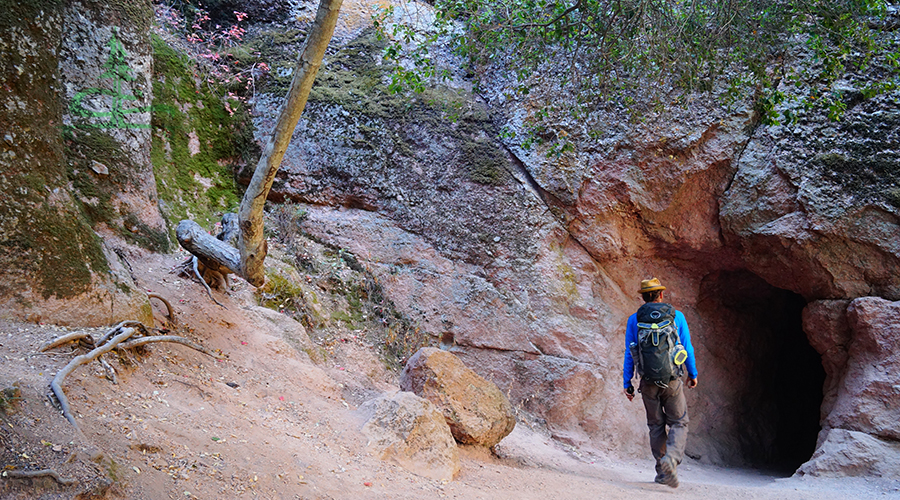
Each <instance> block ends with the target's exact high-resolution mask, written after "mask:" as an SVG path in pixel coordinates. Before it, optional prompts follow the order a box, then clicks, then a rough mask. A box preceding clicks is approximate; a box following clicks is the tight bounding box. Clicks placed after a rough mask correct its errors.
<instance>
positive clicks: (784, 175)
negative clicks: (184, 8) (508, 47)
mask: <svg viewBox="0 0 900 500" xmlns="http://www.w3.org/2000/svg"><path fill="white" fill-rule="evenodd" d="M367 36H369V35H366V34H365V33H364V34H363V36H361V37H359V38H357V39H356V40H355V41H354V42H351V43H350V44H348V45H346V46H344V48H343V49H342V50H341V51H339V52H337V53H335V54H333V55H332V56H330V57H329V58H328V64H327V65H326V66H325V67H324V68H323V70H322V73H321V74H320V79H319V83H317V85H319V87H318V90H317V91H316V92H314V94H313V95H312V96H311V99H310V105H309V107H308V108H307V112H306V113H305V115H304V119H303V120H302V121H301V125H300V127H299V128H298V131H297V132H296V133H295V137H294V141H293V143H292V145H291V148H290V149H289V151H288V154H287V156H286V157H285V164H284V167H283V170H282V172H281V173H279V176H278V179H277V180H276V186H275V190H274V191H273V199H275V200H293V201H296V202H301V203H304V204H307V206H306V207H305V208H306V209H307V210H308V212H309V217H308V218H307V219H306V221H305V222H304V225H303V228H304V230H305V231H307V232H309V233H311V234H313V235H314V236H316V237H319V238H322V239H323V240H326V241H328V242H329V243H331V244H334V245H338V246H340V247H342V248H345V249H347V250H349V251H351V252H352V253H353V254H354V255H356V256H357V258H358V259H359V260H360V261H361V262H362V263H364V265H366V266H367V268H369V269H371V270H372V272H373V274H375V275H376V276H377V277H378V279H379V281H380V283H381V284H382V285H383V286H384V289H385V290H386V291H387V292H388V293H389V294H390V298H391V300H392V301H393V302H394V303H395V304H396V305H397V307H398V308H400V309H402V310H403V312H404V313H405V314H407V315H409V317H411V318H413V319H414V321H416V322H418V324H420V325H421V326H422V328H423V330H424V331H426V332H428V333H429V334H430V335H433V336H434V337H435V338H440V339H442V341H443V344H444V347H445V348H448V349H451V350H453V351H454V352H455V353H457V354H458V355H459V356H460V358H462V359H463V360H464V361H465V362H466V363H467V364H468V365H469V366H471V367H473V368H475V369H476V371H478V372H479V373H480V374H481V375H483V376H485V377H487V378H490V379H491V380H493V381H494V382H495V383H497V384H498V385H499V386H500V388H501V389H502V390H503V391H504V392H506V393H508V395H509V397H510V400H511V401H512V403H513V405H514V406H516V407H517V408H518V409H520V410H524V411H526V412H527V413H528V414H530V415H533V416H534V417H535V418H536V419H538V420H542V421H544V422H546V425H547V427H548V428H549V429H550V431H551V432H552V433H553V434H554V436H555V437H557V438H559V439H562V440H564V441H567V442H570V443H573V444H577V445H581V446H587V447H594V448H597V449H601V450H604V451H612V452H615V453H624V454H636V455H646V454H647V451H646V450H647V445H646V442H647V441H646V440H647V438H646V427H645V424H644V417H643V412H642V408H641V407H640V405H639V404H631V405H629V404H628V403H627V401H625V399H624V397H623V396H622V395H621V392H620V391H621V362H622V353H623V350H624V345H623V343H624V325H625V321H626V319H627V317H628V315H630V314H631V313H633V312H634V310H636V308H637V307H638V306H639V305H640V299H639V296H638V294H637V293H636V290H637V284H638V283H639V282H640V280H641V279H643V278H647V277H650V276H657V277H659V278H661V279H662V280H663V282H664V283H665V284H666V286H668V287H669V288H668V290H667V297H668V298H669V300H670V301H671V302H673V303H674V304H675V305H676V306H677V307H678V308H679V309H680V310H682V311H683V312H684V313H685V315H686V317H687V319H688V323H689V324H690V326H691V333H692V338H693V339H694V345H695V349H696V352H697V360H698V366H699V369H700V387H699V388H698V389H697V390H696V391H691V392H690V393H689V395H688V397H689V407H690V409H691V438H690V439H689V443H688V455H689V456H692V457H694V458H696V459H699V460H701V461H705V462H711V463H725V464H757V465H765V466H781V467H785V468H789V469H791V470H793V469H794V468H796V467H797V466H798V465H800V464H801V463H802V462H804V461H806V460H807V459H809V458H810V457H811V456H812V454H813V452H814V450H815V449H816V446H817V444H816V435H817V433H818V432H819V430H820V417H823V416H825V417H828V419H826V420H825V421H824V426H825V427H824V428H825V429H826V430H827V429H837V428H840V429H845V428H846V429H848V430H852V432H860V433H863V434H865V435H866V436H871V437H873V438H875V439H879V440H882V441H883V440H887V441H885V442H886V443H887V444H886V445H885V446H884V447H871V446H867V447H866V449H877V450H884V449H892V446H893V444H891V443H893V442H894V441H895V440H896V438H894V437H891V436H890V435H889V433H888V435H885V434H884V432H883V430H884V427H885V423H884V422H880V421H879V422H877V423H873V424H872V425H870V426H867V427H861V428H857V427H853V428H852V429H850V427H847V426H844V424H843V423H838V421H837V420H835V419H837V418H838V417H837V415H838V414H840V415H857V416H858V415H860V414H861V413H865V412H870V411H871V409H870V408H868V407H864V406H860V405H859V404H854V403H852V402H853V401H854V400H855V399H854V398H855V396H853V395H852V394H851V393H852V392H853V391H851V390H849V389H841V387H842V386H841V384H842V383H843V382H842V381H844V380H845V379H844V377H845V376H846V374H847V373H848V370H851V369H852V368H851V366H853V364H852V362H850V361H847V360H849V359H851V358H850V357H851V354H850V351H851V350H852V347H851V346H852V344H853V342H852V341H850V340H847V339H850V338H851V336H850V334H848V333H847V331H848V330H847V328H851V327H849V326H844V325H847V324H848V323H847V321H848V320H847V319H846V318H847V316H846V315H844V313H843V312H842V311H841V307H844V309H846V306H841V305H839V304H846V302H840V301H847V300H851V299H858V298H861V297H866V296H878V297H883V298H884V299H889V300H896V299H897V287H898V285H900V278H898V277H897V275H896V272H894V271H892V270H896V269H897V268H898V267H897V264H898V262H897V259H898V257H900V249H898V247H897V244H898V243H897V242H898V240H897V238H896V235H897V234H900V231H898V229H900V228H898V227H897V226H898V218H897V204H896V200H895V196H894V195H895V194H896V193H895V191H896V185H897V179H896V173H897V169H896V168H894V167H892V165H895V164H896V158H894V156H892V155H894V154H895V152H896V151H898V150H900V149H898V148H897V147H896V141H897V136H896V134H897V132H896V131H897V127H895V126H893V125H892V124H893V123H894V120H895V117H896V116H897V111H898V107H897V97H898V96H897V94H896V93H894V94H889V95H884V96H881V97H877V98H875V99H869V100H863V99H855V98H853V97H852V96H848V108H847V112H846V114H845V117H844V119H843V120H842V121H841V122H837V123H835V122H829V121H828V120H827V119H826V118H825V116H824V113H821V114H820V113H818V112H816V111H814V110H813V111H809V112H808V113H806V114H804V115H802V116H801V117H800V119H799V120H798V121H797V122H796V123H793V122H792V124H791V125H789V126H788V125H785V126H764V125H760V124H759V122H758V119H757V117H756V116H755V114H754V112H753V110H752V106H751V103H737V104H736V105H734V106H732V107H730V108H726V107H723V106H721V103H720V102H718V101H716V100H715V98H702V97H695V98H692V99H691V100H690V101H689V102H688V103H687V104H682V105H678V106H673V107H672V108H671V109H669V110H666V111H665V113H662V114H657V113H653V112H650V111H648V112H647V113H646V114H644V115H643V116H641V120H640V121H635V122H631V121H629V120H628V115H627V113H625V110H624V109H623V108H621V107H619V106H618V105H617V104H616V103H610V104H609V105H608V106H606V107H602V106H601V107H600V109H598V110H596V111H594V112H593V113H592V114H590V115H589V116H587V117H584V116H580V117H577V118H574V117H572V116H569V115H567V114H565V113H561V114H559V116H551V117H550V120H549V121H550V125H549V126H547V127H545V129H544V130H543V133H544V135H545V137H544V142H543V144H541V143H538V145H537V146H536V147H532V148H530V149H528V148H525V147H524V146H523V138H524V137H527V135H528V130H527V127H526V123H527V122H528V120H530V119H531V118H533V113H534V110H535V109H539V108H540V107H541V106H543V105H544V104H546V103H548V102H554V103H555V104H557V106H558V107H559V108H562V109H566V105H567V102H566V100H567V99H569V97H567V96H566V95H565V94H560V93H559V92H558V90H557V89H553V88H546V89H541V88H538V89H537V90H536V91H533V92H532V93H531V94H529V95H528V96H527V97H521V96H520V97H515V95H514V93H511V92H510V91H509V86H508V85H507V83H506V81H505V79H504V78H505V77H504V76H503V75H502V74H500V73H498V74H495V75H488V76H487V78H486V81H483V82H482V86H481V88H480V91H479V94H478V95H477V96H476V95H473V94H472V93H471V92H470V90H469V88H468V87H466V85H465V83H459V82H460V80H455V81H456V82H457V83H459V84H458V85H456V86H455V87H452V88H449V89H448V88H445V89H444V90H442V91H440V92H434V93H432V94H430V95H429V96H427V99H426V100H424V101H423V100H421V99H419V98H417V97H416V96H396V95H392V94H389V93H387V92H386V91H385V83H384V82H385V81H386V80H387V79H388V75H386V73H385V72H384V70H383V69H382V68H380V67H379V66H378V63H377V61H378V59H377V53H378V50H379V47H378V45H377V43H376V42H374V41H373V40H372V39H371V38H367ZM787 90H788V91H789V92H790V91H793V90H792V89H787ZM269 102H271V101H269ZM441 103H444V104H443V105H441ZM572 105H573V106H574V103H572ZM274 109H275V106H274V105H273V104H269V103H267V101H266V100H265V99H261V100H260V104H259V106H258V108H257V111H258V113H259V114H260V118H259V119H258V120H257V125H258V128H259V133H260V135H265V134H266V132H267V130H269V129H270V128H271V120H272V119H273V117H274V114H273V112H274ZM446 110H462V111H461V112H459V113H455V112H454V113H448V112H446ZM454 116H455V117H456V118H457V119H456V120H455V121H454V120H452V119H448V118H453V117H454ZM499 130H504V131H505V133H504V134H503V137H504V138H505V139H504V140H503V141H502V142H499V141H497V140H496V139H495V138H496V137H498V135H499V134H498V131H499ZM510 132H512V133H510ZM517 138H518V139H517ZM560 140H565V141H568V142H569V143H571V144H572V145H573V147H571V148H569V149H565V150H560V149H552V148H553V147H554V144H556V145H558V144H559V143H560V142H559V141H560ZM548 153H550V154H548ZM859 300H863V299H859ZM866 300H869V299H866ZM819 301H825V302H819ZM807 304H809V305H807ZM819 304H822V305H819ZM822 311H825V312H822ZM814 324H815V325H817V326H812V325H814ZM873 328H876V329H877V328H880V327H873ZM885 342H888V343H890V342H891V341H890V340H885ZM872 356H882V357H881V358H878V359H883V357H884V356H885V354H884V353H883V352H882V353H881V354H877V355H876V354H872ZM867 387H868V386H867ZM891 387H893V386H891ZM866 390H867V391H873V394H878V395H879V396H880V397H888V396H889V395H890V394H889V392H890V390H893V389H889V388H888V387H887V386H883V385H872V386H871V387H870V388H869V389H866ZM835 411H837V412H839V413H835ZM830 415H833V416H830ZM840 422H843V420H840ZM841 426H844V427H841ZM828 435H833V436H837V434H835V433H831V434H828ZM823 436H825V434H823ZM835 439H837V438H836V437H835ZM826 440H827V438H826V437H823V438H821V439H820V440H819V443H818V446H819V451H818V452H816V453H817V457H819V459H820V461H821V455H822V454H825V455H828V454H830V453H834V452H833V451H828V450H834V449H835V448H834V446H832V445H828V446H826V445H825V444H823V443H825V442H826ZM832 441H833V440H832ZM826 448H827V449H826ZM823 450H824V451H823ZM828 456H830V455H828ZM822 470H824V469H822ZM847 470H848V471H849V470H850V469H847ZM853 470H856V469H853ZM859 470H867V469H865V468H864V467H863V468H860V469H859Z"/></svg>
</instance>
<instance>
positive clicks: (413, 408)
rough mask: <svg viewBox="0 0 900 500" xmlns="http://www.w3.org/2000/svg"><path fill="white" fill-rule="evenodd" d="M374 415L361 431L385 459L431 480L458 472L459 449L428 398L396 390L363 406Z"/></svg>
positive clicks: (375, 451)
mask: <svg viewBox="0 0 900 500" xmlns="http://www.w3.org/2000/svg"><path fill="white" fill-rule="evenodd" d="M364 409H365V410H368V411H369V412H370V414H371V416H370V417H369V418H368V420H367V421H366V423H365V424H364V425H363V428H362V432H363V434H365V435H366V437H368V438H369V443H368V448H369V450H370V451H371V452H373V453H374V454H375V455H377V456H378V457H379V458H381V459H382V460H386V461H392V462H395V463H397V464H398V465H400V466H401V467H403V468H405V469H407V470H409V471H410V472H413V473H414V474H418V475H420V476H425V477H428V478H431V479H437V480H440V481H449V480H451V479H453V476H455V475H456V473H457V472H459V451H458V450H457V448H456V442H455V441H454V440H453V436H452V435H451V434H450V429H449V428H448V427H447V424H446V422H444V417H443V415H441V412H440V411H438V409H437V408H435V406H434V405H433V404H431V402H430V401H428V400H427V399H423V398H420V397H418V396H416V395H415V394H412V393H409V392H397V393H395V394H393V395H390V396H384V397H382V398H379V399H376V400H375V401H371V402H369V403H367V404H366V405H365V406H364Z"/></svg>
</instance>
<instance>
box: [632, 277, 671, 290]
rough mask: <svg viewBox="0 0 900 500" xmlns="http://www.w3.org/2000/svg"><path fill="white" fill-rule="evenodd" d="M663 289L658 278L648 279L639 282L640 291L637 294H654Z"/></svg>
mask: <svg viewBox="0 0 900 500" xmlns="http://www.w3.org/2000/svg"><path fill="white" fill-rule="evenodd" d="M665 289H666V287H664V286H662V284H661V283H660V282H659V279H658V278H650V279H648V280H643V281H641V290H640V291H639V292H638V293H647V292H655V291H657V290H665Z"/></svg>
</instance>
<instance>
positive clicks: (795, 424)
mask: <svg viewBox="0 0 900 500" xmlns="http://www.w3.org/2000/svg"><path fill="white" fill-rule="evenodd" d="M700 297H701V300H700V301H699V303H698V311H699V312H700V313H701V314H702V315H703V316H704V317H705V318H710V323H711V325H710V326H713V330H711V331H710V332H709V333H708V334H707V337H706V339H705V342H707V343H710V342H712V345H713V346H714V347H713V348H712V349H710V352H712V353H713V355H714V358H715V362H718V363H720V366H719V368H720V369H721V370H722V371H723V372H726V373H735V372H736V375H737V376H736V377H733V380H732V382H731V384H732V385H731V386H729V387H727V391H728V392H729V394H727V395H724V396H723V397H725V398H728V399H730V401H731V404H729V405H728V406H729V407H730V408H732V409H733V411H735V413H737V414H736V415H732V416H731V417H732V418H731V419H730V420H731V422H733V425H734V427H735V428H734V429H732V430H730V432H732V433H734V435H736V436H737V441H738V442H739V444H740V456H741V459H742V461H743V462H745V463H746V464H749V465H751V466H754V467H758V468H762V469H767V470H769V471H771V472H775V473H786V474H791V473H793V472H794V471H795V470H796V469H797V468H798V467H799V466H800V465H801V464H802V463H803V462H806V461H807V460H809V459H810V457H811V456H812V454H813V451H815V446H816V438H817V436H818V433H819V430H820V424H819V419H820V408H821V406H822V387H823V384H824V382H825V370H824V368H823V367H822V359H821V357H820V356H819V354H818V353H817V352H816V351H815V349H813V348H812V347H811V346H810V344H809V341H808V340H807V337H806V334H805V333H804V332H803V325H802V319H801V313H802V311H803V308H804V306H805V305H806V301H805V300H804V299H803V298H802V297H801V296H799V295H797V294H796V293H793V292H790V291H787V290H782V289H779V288H775V287H773V286H772V285H770V284H768V283H766V282H765V281H764V280H763V279H761V278H760V277H758V276H756V275H755V274H753V273H751V272H749V271H720V272H716V273H713V274H710V275H708V276H706V277H705V278H704V280H703V283H702V284H701V294H700ZM707 347H709V345H707Z"/></svg>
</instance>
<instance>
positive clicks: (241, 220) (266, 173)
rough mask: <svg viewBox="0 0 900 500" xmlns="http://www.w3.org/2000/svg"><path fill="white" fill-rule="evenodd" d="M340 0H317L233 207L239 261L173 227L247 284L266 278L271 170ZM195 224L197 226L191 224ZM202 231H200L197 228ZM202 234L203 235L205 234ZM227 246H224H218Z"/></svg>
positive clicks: (193, 231)
mask: <svg viewBox="0 0 900 500" xmlns="http://www.w3.org/2000/svg"><path fill="white" fill-rule="evenodd" d="M341 2H342V0H320V2H319V10H318V12H317V13H316V20H315V22H314V23H313V25H312V27H311V28H310V31H309V35H308V36H307V38H306V43H305V44H304V46H303V50H302V51H301V53H300V59H299V61H297V68H296V69H295V70H294V79H293V81H292V82H291V89H290V91H289V92H288V95H287V98H286V99H285V102H284V106H283V107H282V108H281V112H280V114H279V116H278V121H277V123H276V124H275V131H274V132H273V133H272V137H270V138H269V141H268V143H267V144H266V147H265V149H264V150H263V154H262V157H261V158H260V159H259V163H258V164H257V165H256V170H254V172H253V178H252V179H251V180H250V185H249V186H248V187H247V191H246V192H245V193H244V199H243V200H241V206H240V208H239V209H238V227H239V229H240V232H239V233H238V251H239V252H240V260H239V262H235V260H234V250H235V249H234V247H231V246H230V245H227V244H226V243H223V242H221V241H219V240H217V239H216V238H213V237H212V236H209V238H208V239H207V238H204V237H202V236H200V235H199V234H197V227H199V226H197V224H196V223H194V222H192V221H181V223H179V224H178V229H176V237H177V238H178V242H179V243H181V246H183V247H184V248H185V249H186V250H187V251H189V252H191V253H192V254H194V255H196V256H198V257H202V258H204V259H209V260H212V261H215V262H218V263H220V264H222V265H223V266H225V267H227V268H228V269H231V270H232V271H234V272H235V274H238V275H239V276H241V277H242V278H244V279H245V280H247V281H248V282H249V283H250V284H251V285H253V286H257V287H258V286H262V285H263V284H264V283H265V281H266V273H265V267H264V265H263V264H264V262H265V260H266V253H267V252H268V247H267V245H266V239H265V236H264V234H263V207H264V206H265V203H266V197H268V195H269V190H270V189H271V188H272V181H274V180H275V173H276V172H278V167H280V166H281V160H282V159H283V158H284V153H285V151H286V150H287V147H288V144H289V143H290V141H291V136H292V135H293V134H294V129H295V128H296V127H297V122H299V121H300V115H301V114H302V113H303V108H305V107H306V99H307V98H308V97H309V91H310V89H312V85H313V81H314V80H315V78H316V73H317V72H318V71H319V66H320V65H321V64H322V58H323V57H324V56H325V49H326V48H327V47H328V42H329V41H330V40H331V36H332V34H333V33H334V27H335V25H336V24H337V18H338V12H339V11H340V8H341ZM194 226H197V227H194ZM200 232H203V233H205V231H202V230H201V231H200ZM207 236H208V235H207ZM223 246H225V247H228V249H224V248H220V247H223Z"/></svg>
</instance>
